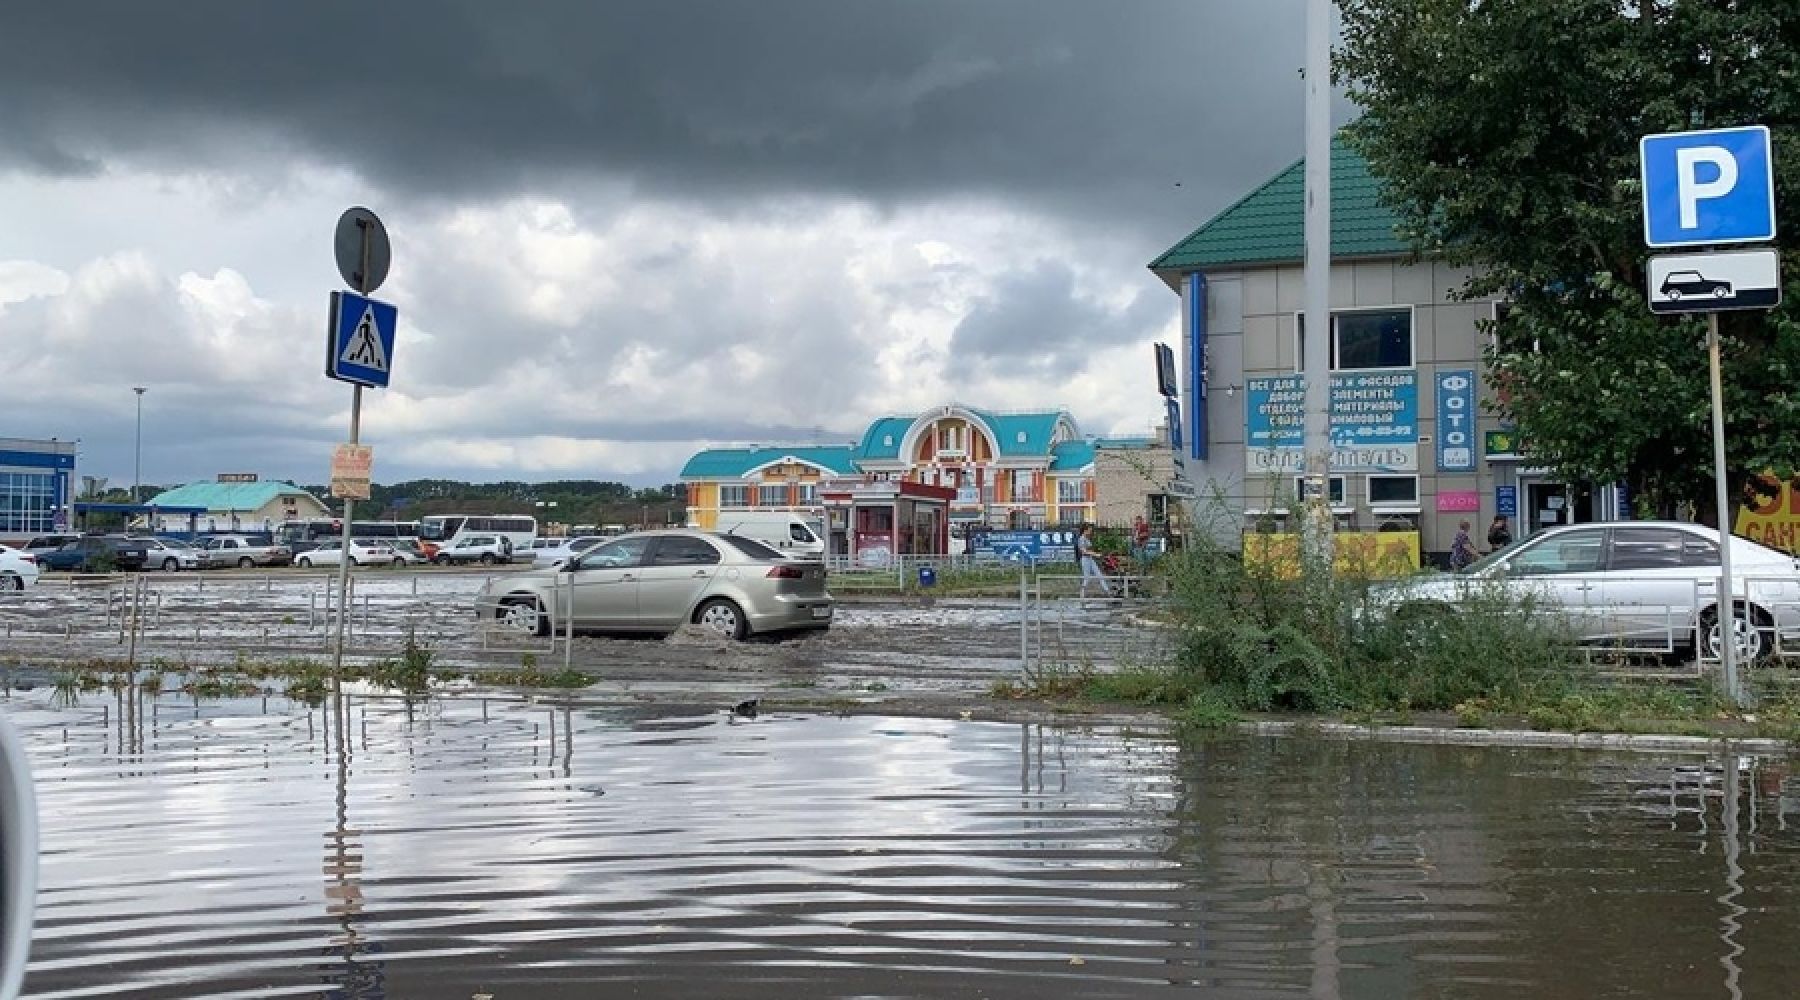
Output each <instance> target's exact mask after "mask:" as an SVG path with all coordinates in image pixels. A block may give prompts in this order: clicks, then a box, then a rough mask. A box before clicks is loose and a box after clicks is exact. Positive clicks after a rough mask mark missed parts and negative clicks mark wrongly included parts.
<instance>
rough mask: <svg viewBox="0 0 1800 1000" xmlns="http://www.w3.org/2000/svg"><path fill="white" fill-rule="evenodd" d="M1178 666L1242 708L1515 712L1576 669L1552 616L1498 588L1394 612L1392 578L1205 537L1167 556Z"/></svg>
mask: <svg viewBox="0 0 1800 1000" xmlns="http://www.w3.org/2000/svg"><path fill="white" fill-rule="evenodd" d="M1166 562H1167V567H1166V568H1167V572H1168V574H1169V579H1170V584H1171V597H1172V607H1171V612H1170V616H1171V621H1172V623H1173V624H1174V625H1175V626H1176V627H1177V628H1179V629H1180V631H1181V642H1180V645H1179V654H1178V660H1177V663H1176V666H1175V671H1176V673H1177V674H1179V675H1183V676H1185V678H1186V682H1185V685H1184V686H1185V687H1188V688H1191V689H1195V690H1211V691H1216V692H1218V694H1219V696H1220V697H1222V698H1223V699H1224V700H1225V701H1226V702H1227V703H1228V704H1230V705H1231V706H1234V707H1236V708H1239V709H1244V710H1250V711H1311V712H1320V711H1325V712H1329V711H1346V710H1354V711H1361V712H1374V711H1384V712H1388V711H1398V712H1406V711H1411V710H1451V709H1454V708H1456V706H1458V705H1461V704H1465V703H1479V704H1482V705H1502V706H1504V705H1515V706H1516V705H1522V704H1525V703H1526V702H1527V701H1530V700H1532V698H1533V697H1534V696H1535V694H1536V693H1537V692H1541V691H1543V690H1544V689H1546V687H1551V688H1555V689H1558V690H1560V689H1561V688H1564V687H1567V686H1568V685H1569V684H1570V683H1571V682H1572V680H1573V678H1574V676H1575V674H1577V673H1578V672H1580V671H1581V670H1582V669H1583V668H1581V667H1578V666H1576V665H1575V664H1576V658H1575V657H1574V656H1573V655H1572V654H1571V652H1570V650H1569V647H1568V644H1567V641H1566V637H1567V630H1566V628H1565V623H1564V620H1563V619H1562V617H1561V616H1560V615H1559V614H1556V613H1552V612H1551V611H1549V610H1548V609H1544V608H1540V607H1538V606H1536V605H1535V603H1534V602H1532V601H1530V600H1528V599H1520V598H1518V597H1516V596H1513V595H1510V594H1508V593H1506V592H1503V591H1501V590H1500V589H1498V588H1490V589H1487V590H1482V589H1479V588H1477V589H1474V590H1472V591H1471V592H1470V593H1469V595H1468V596H1467V599H1465V600H1459V601H1458V602H1457V606H1456V607H1455V608H1454V609H1444V610H1443V611H1442V612H1441V613H1434V612H1432V611H1430V610H1425V611H1423V612H1421V613H1412V614H1406V613H1398V614H1397V613H1394V609H1393V608H1391V607H1389V606H1388V605H1387V604H1386V603H1384V602H1383V601H1382V600H1381V594H1382V591H1381V588H1383V587H1386V586H1391V584H1386V583H1380V582H1375V581H1370V580H1367V579H1362V578H1357V577H1346V576H1341V575H1333V574H1330V573H1323V572H1317V571H1315V570H1314V569H1312V568H1311V567H1307V568H1303V569H1302V571H1301V572H1300V574H1299V575H1298V576H1296V577H1291V578H1290V577H1284V576H1282V575H1280V574H1278V573H1276V572H1273V571H1272V570H1268V569H1259V568H1257V567H1254V566H1251V565H1247V564H1246V563H1244V562H1243V561H1242V560H1240V559H1239V558H1237V557H1236V555H1235V554H1233V553H1230V552H1227V551H1225V550H1223V549H1221V548H1219V547H1218V546H1217V545H1214V544H1211V543H1208V542H1207V541H1206V539H1205V538H1204V536H1202V537H1201V538H1199V539H1198V540H1197V541H1196V542H1195V543H1194V544H1191V545H1190V546H1189V547H1188V548H1187V549H1186V550H1184V551H1182V552H1178V553H1173V554H1171V555H1170V556H1169V557H1168V559H1167V560H1166Z"/></svg>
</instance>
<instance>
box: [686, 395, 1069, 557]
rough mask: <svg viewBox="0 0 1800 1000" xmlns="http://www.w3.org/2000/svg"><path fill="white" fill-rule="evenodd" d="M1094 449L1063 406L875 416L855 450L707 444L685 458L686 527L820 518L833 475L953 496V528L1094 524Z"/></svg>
mask: <svg viewBox="0 0 1800 1000" xmlns="http://www.w3.org/2000/svg"><path fill="white" fill-rule="evenodd" d="M1095 446H1096V442H1095V441H1093V440H1090V439H1088V438H1085V437H1083V436H1082V434H1081V429H1080V427H1079V426H1078V425H1077V424H1076V423H1075V419H1074V418H1073V417H1072V416H1070V415H1069V413H1068V411H1066V410H1044V411H1034V412H1026V413H997V412H993V411H989V410H981V409H977V408H974V407H970V406H965V405H963V404H961V403H948V404H945V405H943V406H937V407H933V408H932V409H930V410H927V411H925V412H923V413H918V414H913V415H910V416H905V415H895V416H887V417H882V418H880V419H877V420H875V421H874V422H873V423H871V424H870V425H869V426H868V428H867V429H866V430H865V431H864V432H863V435H862V437H861V438H860V439H859V440H858V441H857V442H856V443H855V444H853V445H835V446H816V445H815V446H799V445H796V446H777V447H768V446H760V445H759V446H752V447H747V448H709V449H707V450H705V451H702V452H700V453H699V454H697V455H695V456H694V457H693V458H692V459H689V460H688V463H687V465H686V466H685V467H684V468H683V469H682V472H681V479H682V482H684V483H685V484H687V491H688V517H687V520H688V524H690V525H693V526H694V527H698V528H703V529H711V528H713V527H714V526H716V525H717V524H718V521H719V516H720V514H721V512H742V511H746V510H769V509H779V510H789V511H794V512H796V513H803V514H804V513H811V514H812V515H813V516H815V517H816V516H817V515H818V513H819V511H820V509H821V502H820V499H819V492H818V490H819V485H820V484H821V483H823V482H827V481H830V480H834V479H858V480H863V481H883V480H890V481H898V482H910V483H921V484H924V485H929V486H937V487H943V488H947V489H951V490H954V491H955V499H954V500H952V501H951V505H950V521H951V525H952V526H953V527H954V528H961V529H966V528H967V527H969V526H973V525H985V526H988V527H996V528H1005V527H1043V526H1049V525H1056V524H1078V523H1082V522H1086V521H1093V520H1094V518H1095V515H1096V513H1097V511H1098V497H1097V495H1096V481H1095V472H1094V468H1095V466H1094V456H1095Z"/></svg>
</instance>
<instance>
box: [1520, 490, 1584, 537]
mask: <svg viewBox="0 0 1800 1000" xmlns="http://www.w3.org/2000/svg"><path fill="white" fill-rule="evenodd" d="M1525 518H1526V521H1527V523H1526V525H1525V533H1527V534H1532V533H1536V532H1539V531H1542V530H1544V529H1545V528H1554V527H1556V526H1557V525H1559V524H1572V523H1574V522H1573V521H1571V520H1570V517H1569V488H1568V487H1567V486H1565V485H1563V484H1562V483H1526V484H1525Z"/></svg>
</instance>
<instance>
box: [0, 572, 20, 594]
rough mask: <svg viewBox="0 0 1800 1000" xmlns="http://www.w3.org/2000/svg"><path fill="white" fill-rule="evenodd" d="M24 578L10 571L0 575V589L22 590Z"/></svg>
mask: <svg viewBox="0 0 1800 1000" xmlns="http://www.w3.org/2000/svg"><path fill="white" fill-rule="evenodd" d="M24 589H25V578H24V577H22V576H14V575H13V574H11V573H8V574H6V575H5V576H0V590H24Z"/></svg>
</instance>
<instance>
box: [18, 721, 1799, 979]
mask: <svg viewBox="0 0 1800 1000" xmlns="http://www.w3.org/2000/svg"><path fill="white" fill-rule="evenodd" d="M0 712H4V713H5V714H6V716H7V717H8V718H9V719H10V720H11V721H12V722H13V723H14V724H15V725H17V726H19V727H21V729H22V730H23V736H24V739H25V741H26V743H27V745H28V746H29V748H30V751H31V754H32V757H33V760H34V764H35V767H36V769H37V778H38V788H39V792H40V798H41V801H40V807H41V811H42V814H43V822H44V853H43V878H42V882H43V889H42V894H41V898H40V903H41V910H40V914H39V922H38V927H37V937H36V945H35V950H34V953H33V956H32V963H31V969H30V974H29V977H28V979H27V982H26V989H27V992H28V995H30V996H33V997H42V998H49V997H90V996H133V997H183V998H191V997H251V996H256V997H262V996H318V997H344V998H370V997H452V998H463V997H469V998H479V997H484V996H491V997H493V998H496V1000H505V998H515V997H516V998H564V997H567V998H575V997H593V996H624V995H630V996H634V997H671V998H673V997H683V998H687V997H708V998H713V997H794V998H809V997H821V998H822V997H991V998H1000V997H1031V998H1034V1000H1041V998H1043V997H1047V996H1071V997H1076V996H1079V997H1151V996H1175V995H1199V996H1207V997H1215V996H1225V997H1296V996H1310V997H1320V998H1331V997H1355V998H1364V997H1366V998H1384V1000H1385V998H1395V997H1421V998H1425V997H1434V998H1435V997H1507V998H1513V997H1517V996H1521V995H1528V996H1533V997H1540V998H1570V1000H1576V998H1579V1000H1590V998H1592V997H1596V996H1636V997H1684V998H1685V997H1737V996H1752V997H1754V996H1771V997H1772V996H1787V995H1791V994H1792V992H1793V985H1792V984H1793V983H1794V982H1795V980H1796V977H1800V948H1796V947H1795V936H1794V934H1795V931H1796V929H1800V781H1797V780H1796V779H1794V778H1790V777H1788V776H1787V775H1786V771H1785V768H1784V766H1783V765H1782V763H1781V762H1778V761H1769V760H1757V759H1751V758H1747V757H1726V756H1723V755H1715V756H1710V757H1707V756H1692V757H1682V756H1675V755H1630V754H1601V753H1594V752H1576V751H1547V750H1522V749H1521V750H1506V749H1470V748H1456V747H1435V746H1417V745H1391V744H1382V743H1376V742H1362V741H1358V742H1332V741H1325V740H1317V739H1299V738H1289V739H1281V738H1249V737H1239V736H1230V737H1219V738H1216V739H1213V740H1209V741H1205V742H1202V743H1199V744H1196V745H1192V746H1188V747H1182V746H1180V745H1178V744H1176V743H1175V742H1173V741H1171V740H1170V739H1168V738H1167V737H1165V736H1163V735H1160V734H1157V733H1154V732H1151V733H1145V732H1130V731H1122V730H1119V729H1116V728H1057V727H1050V726H1041V725H1008V724H996V723H979V722H956V721H930V720H917V719H903V718H882V717H826V716H794V717H788V716H780V715H773V716H772V715H769V714H763V715H761V716H760V717H757V718H754V719H746V718H739V717H736V716H733V715H731V714H729V713H728V712H726V711H723V710H720V708H718V707H709V708H697V709H692V710H687V711H682V712H673V713H671V712H669V711H668V710H666V709H655V710H646V709H643V708H630V709H627V708H610V707H604V706H563V705H556V704H545V703H522V702H516V701H500V700H492V699H489V700H482V699H477V698H472V697H471V698H439V699H435V700H432V701H430V702H428V703H425V704H419V705H414V706H411V707H408V706H407V705H405V704H404V703H402V702H399V701H394V700H386V699H373V698H371V699H361V698H358V699H352V700H350V701H349V702H348V704H347V705H341V704H338V705H334V704H327V705H326V706H325V707H321V708H308V707H307V706H304V705H297V704H291V703H288V702H286V701H284V700H270V701H268V702H267V703H265V702H264V701H262V700H260V699H256V700H248V701H235V702H232V701H227V702H214V703H202V704H199V705H196V704H194V703H193V702H192V701H189V700H186V699H184V698H182V697H179V696H174V695H166V696H162V697H158V698H149V697H141V698H135V697H132V696H130V695H114V694H97V695H88V696H86V697H85V698H84V700H83V702H82V703H81V704H79V705H77V706H74V707H55V706H53V705H52V704H51V699H50V696H49V695H48V694H47V693H45V692H42V691H35V692H29V693H22V694H14V695H13V696H12V698H11V700H9V701H6V702H4V703H0ZM340 720H341V721H340Z"/></svg>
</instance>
